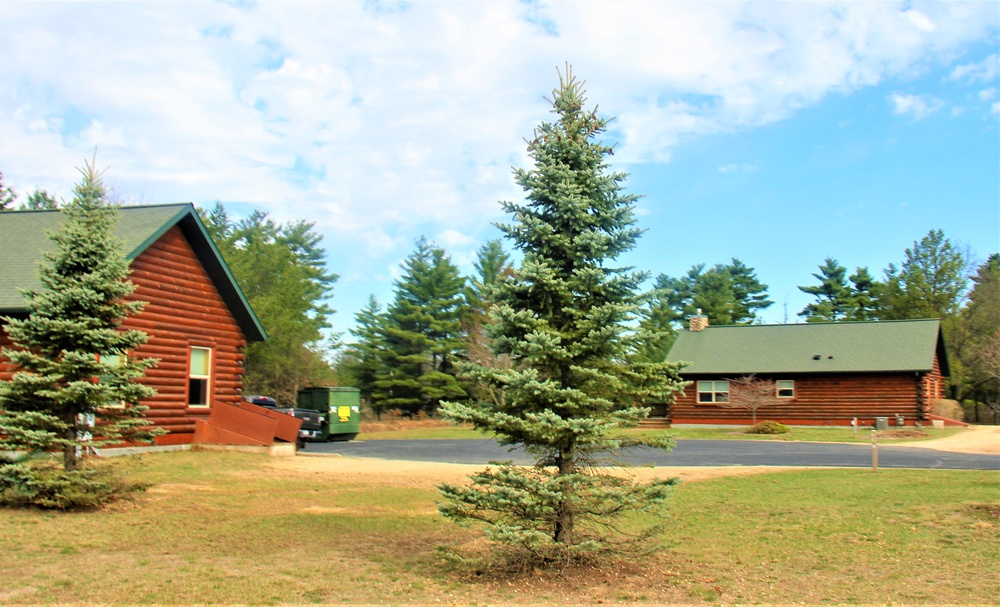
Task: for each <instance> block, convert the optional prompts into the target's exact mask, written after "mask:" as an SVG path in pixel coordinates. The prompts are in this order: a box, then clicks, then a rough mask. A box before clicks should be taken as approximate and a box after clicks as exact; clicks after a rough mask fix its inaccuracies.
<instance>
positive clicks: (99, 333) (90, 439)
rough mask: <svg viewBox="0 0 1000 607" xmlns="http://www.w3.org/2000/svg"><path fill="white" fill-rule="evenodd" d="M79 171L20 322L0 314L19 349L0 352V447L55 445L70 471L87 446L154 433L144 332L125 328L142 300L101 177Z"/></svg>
mask: <svg viewBox="0 0 1000 607" xmlns="http://www.w3.org/2000/svg"><path fill="white" fill-rule="evenodd" d="M81 173H82V174H83V180H82V181H81V182H80V183H79V184H78V185H77V186H76V188H75V190H74V194H75V196H74V198H73V200H72V202H71V203H70V204H68V205H67V206H66V207H65V208H64V209H63V211H62V213H63V215H64V221H63V223H62V225H61V227H60V228H59V230H58V231H57V232H55V233H53V234H52V235H51V238H52V240H53V241H54V242H55V244H56V249H55V251H53V252H50V253H46V254H45V255H44V262H43V264H42V266H41V268H40V270H39V277H40V279H41V283H42V286H43V290H41V291H37V292H35V291H27V292H25V293H24V296H25V301H26V305H27V308H28V312H29V315H28V317H27V318H26V319H14V318H6V319H4V320H5V322H7V326H6V331H7V334H8V335H9V336H10V339H11V341H12V342H13V343H14V344H15V345H16V346H18V347H17V348H15V349H4V350H3V352H2V353H3V356H5V357H6V358H8V359H10V360H11V361H12V362H13V363H14V365H15V366H16V369H17V371H16V372H15V373H14V375H13V377H12V379H11V380H10V381H9V382H2V383H0V435H2V437H3V438H2V439H0V449H11V450H27V451H36V450H38V451H44V450H51V449H59V450H61V451H62V460H63V468H64V470H65V471H67V472H72V471H75V470H77V468H78V466H79V458H80V457H81V455H82V454H83V453H85V452H86V449H87V448H88V447H97V446H101V445H104V444H109V443H116V442H120V441H121V440H133V441H141V440H148V439H150V438H151V437H152V436H154V435H155V434H156V433H155V432H152V431H150V429H149V428H148V425H149V422H148V421H146V420H145V419H144V418H143V417H142V412H143V411H144V410H145V409H146V407H145V406H142V405H140V404H139V402H140V401H141V400H142V399H145V398H149V397H150V396H152V395H153V394H155V391H154V390H153V389H152V388H149V387H147V386H144V385H142V384H140V383H138V380H139V379H140V378H141V377H142V375H143V373H144V372H145V370H146V369H147V368H149V367H151V366H153V365H154V364H155V361H154V360H152V359H148V358H139V357H136V356H133V350H135V349H136V348H138V347H139V346H140V345H142V344H143V343H145V342H146V334H145V333H143V332H141V331H135V330H122V329H121V323H122V321H123V320H124V319H125V318H126V317H127V316H129V315H132V314H136V313H138V312H139V311H140V310H141V309H142V307H143V305H144V303H143V302H139V301H132V300H129V299H128V296H129V295H131V294H132V293H133V292H134V290H135V287H134V285H133V284H132V283H131V282H130V281H129V280H128V262H127V261H126V259H125V254H124V252H123V251H122V246H121V243H120V242H119V241H118V240H117V239H115V238H114V237H113V236H112V230H113V228H114V225H115V222H116V221H117V216H118V213H117V211H116V210H115V209H114V208H113V207H111V206H109V205H108V204H107V203H106V202H105V190H104V186H103V184H102V183H101V179H100V175H99V174H98V173H97V171H96V170H95V169H94V167H93V166H92V165H90V164H87V165H86V168H85V169H83V170H81ZM94 434H96V435H98V436H97V437H95V436H94Z"/></svg>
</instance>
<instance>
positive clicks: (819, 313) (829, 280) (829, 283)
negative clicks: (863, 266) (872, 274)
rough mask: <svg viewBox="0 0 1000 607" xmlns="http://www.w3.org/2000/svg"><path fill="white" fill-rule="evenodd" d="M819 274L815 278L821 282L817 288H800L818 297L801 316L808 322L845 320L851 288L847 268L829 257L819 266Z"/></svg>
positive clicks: (814, 275) (800, 313)
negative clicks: (848, 282) (847, 277)
mask: <svg viewBox="0 0 1000 607" xmlns="http://www.w3.org/2000/svg"><path fill="white" fill-rule="evenodd" d="M819 271H820V273H819V274H813V277H814V278H816V280H818V281H819V284H818V285H816V286H806V287H799V290H800V291H802V292H803V293H808V294H810V295H813V296H815V297H816V301H815V302H813V303H811V304H808V305H807V306H806V307H805V308H804V309H803V310H802V311H801V312H799V316H804V317H805V318H806V322H836V321H838V320H843V319H844V317H845V316H846V315H847V311H848V309H849V307H850V298H851V288H850V287H849V286H848V284H847V279H846V276H847V268H845V267H844V266H842V265H840V263H839V262H838V261H837V260H836V259H833V258H832V257H827V258H826V259H825V260H824V262H823V265H821V266H819Z"/></svg>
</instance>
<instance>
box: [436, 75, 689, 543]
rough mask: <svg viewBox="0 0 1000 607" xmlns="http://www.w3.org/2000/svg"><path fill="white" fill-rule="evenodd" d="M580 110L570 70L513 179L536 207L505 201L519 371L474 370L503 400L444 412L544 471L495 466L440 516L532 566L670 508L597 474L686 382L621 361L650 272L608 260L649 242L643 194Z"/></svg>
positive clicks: (508, 305)
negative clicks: (476, 524)
mask: <svg viewBox="0 0 1000 607" xmlns="http://www.w3.org/2000/svg"><path fill="white" fill-rule="evenodd" d="M584 103H585V99H584V96H583V87H582V83H580V82H578V81H577V80H575V79H574V78H573V74H572V72H571V70H570V69H569V68H568V67H567V70H566V73H565V76H563V75H562V74H560V86H559V88H557V89H556V90H554V92H553V99H552V105H553V112H554V113H555V114H556V115H557V117H556V119H555V120H554V121H553V122H545V123H542V124H541V125H540V126H539V127H538V128H537V129H536V130H535V137H534V138H533V139H532V140H531V141H530V142H529V144H528V151H529V154H530V156H531V158H532V160H533V161H534V162H533V168H531V169H518V170H515V171H514V174H515V178H516V181H517V183H518V184H519V185H520V186H521V187H522V188H523V189H524V191H525V193H526V197H527V201H526V202H525V203H524V204H514V203H509V202H505V203H503V207H504V209H505V210H506V211H507V212H508V213H509V214H510V215H511V216H512V217H513V222H512V223H511V224H505V225H500V226H498V227H499V228H500V229H501V230H502V231H503V232H504V233H505V234H506V236H507V237H508V238H510V239H511V241H512V243H513V245H514V246H515V247H516V248H517V249H519V250H520V251H521V252H522V253H523V255H524V257H523V262H522V264H521V266H520V268H519V270H518V271H517V272H516V275H515V276H514V277H511V278H507V279H504V280H502V281H500V282H499V283H498V285H497V287H496V288H495V289H494V298H495V299H494V302H495V305H494V307H493V314H492V320H493V324H492V326H491V327H490V334H491V337H492V338H493V340H494V341H493V343H494V347H495V348H496V350H497V351H498V353H501V354H508V355H509V356H510V357H511V359H512V361H513V363H514V364H513V366H512V367H511V368H509V369H503V368H501V369H497V368H488V367H483V366H477V365H469V366H468V367H467V369H466V372H467V374H468V375H469V376H470V377H474V378H475V379H476V380H478V381H480V382H482V383H483V384H485V385H487V386H489V387H491V388H492V389H494V390H495V391H496V392H497V393H498V395H499V397H498V398H496V399H495V400H493V401H492V402H490V401H487V402H478V403H472V404H458V403H447V404H444V405H442V411H443V413H444V414H445V416H446V417H448V418H450V419H453V420H456V421H462V422H468V423H471V424H473V425H474V426H475V427H476V428H478V429H481V430H484V431H488V432H493V433H495V435H496V437H497V439H498V440H499V441H500V442H501V443H502V444H505V445H523V446H524V448H525V450H526V451H527V452H528V453H529V454H531V455H532V456H534V458H535V460H536V464H535V466H534V467H531V468H521V467H517V466H514V465H512V464H510V463H505V464H499V465H497V467H495V468H489V469H487V470H485V471H483V472H481V473H479V474H476V475H474V476H473V477H472V481H473V483H472V485H470V486H467V487H458V486H454V485H442V486H441V487H440V490H441V492H442V494H443V495H444V497H445V498H446V502H444V503H442V504H440V505H439V509H440V511H441V512H442V513H443V514H444V515H445V516H446V517H449V518H452V519H454V520H456V521H459V522H461V521H470V520H473V521H485V522H486V523H488V527H487V534H488V537H489V538H490V539H491V540H493V541H494V542H498V543H499V544H500V545H502V546H505V547H509V548H518V549H521V550H524V551H526V554H527V555H528V556H530V557H531V558H532V559H533V560H535V561H536V562H539V561H542V562H544V561H546V560H548V559H551V558H555V559H559V560H563V559H566V558H572V557H573V556H575V555H580V554H581V553H585V552H590V551H595V550H601V549H609V548H613V547H615V546H617V545H620V542H621V541H622V540H623V539H624V536H622V535H620V534H619V533H616V530H617V523H618V522H619V521H620V517H621V516H622V515H623V514H626V513H630V512H635V511H642V510H645V509H649V508H656V507H658V506H660V505H662V503H663V501H664V500H665V499H666V497H667V495H668V493H669V484H670V483H669V482H658V483H652V484H642V483H634V482H633V481H632V480H631V479H627V478H622V477H621V476H616V475H612V474H609V473H607V472H606V471H605V470H604V469H603V468H602V467H601V464H603V463H607V461H608V459H607V458H609V457H611V456H612V455H613V454H614V453H616V452H617V451H618V449H620V448H621V447H622V445H623V441H622V440H621V439H619V438H616V437H615V435H613V433H614V431H615V430H617V429H618V428H623V427H630V426H634V425H636V424H638V422H639V420H640V419H642V418H644V417H645V416H646V415H648V413H649V409H648V408H644V407H642V406H641V405H643V404H644V403H646V402H650V401H653V400H658V402H663V400H665V399H667V398H668V397H669V395H670V394H672V393H673V392H674V391H676V390H677V389H678V388H679V387H680V382H679V380H678V379H677V367H676V366H675V365H671V364H667V363H659V364H651V363H649V364H638V363H632V364H629V363H626V362H625V358H626V356H627V354H628V353H629V351H630V349H631V346H632V345H633V343H634V335H633V334H632V333H631V332H630V331H629V329H628V326H627V323H628V322H629V321H630V320H632V319H633V318H634V315H635V312H636V311H637V310H638V308H639V304H640V299H639V297H638V296H637V295H636V291H637V289H638V286H639V285H640V284H641V283H642V282H643V280H644V279H645V277H646V276H645V275H644V274H642V273H637V272H632V271H631V270H630V269H629V268H616V267H612V266H609V265H606V264H608V263H609V262H613V261H614V260H615V259H616V258H617V257H618V256H620V255H621V254H622V253H624V252H626V251H628V250H630V249H631V248H632V247H633V246H634V245H635V243H636V240H637V238H638V237H639V235H640V230H639V229H637V228H635V227H634V225H633V224H634V215H633V209H634V202H635V200H636V198H637V197H636V196H634V195H630V194H626V193H624V191H623V190H624V186H623V182H624V180H625V175H624V174H622V173H609V172H608V164H607V162H606V157H607V156H608V155H609V154H610V153H611V151H612V149H611V148H610V147H608V146H605V145H603V144H602V143H600V142H599V141H596V138H597V137H598V136H599V135H600V134H601V133H603V132H604V131H605V129H606V126H607V121H606V120H605V119H603V118H600V117H598V115H597V112H596V110H593V111H590V110H585V109H584ZM650 442H651V443H654V444H655V445H656V446H658V447H662V448H669V447H670V446H671V441H670V440H669V439H660V440H654V441H650ZM647 531H648V532H650V533H651V532H652V531H651V530H647ZM640 535H642V534H640ZM642 537H648V536H647V535H642Z"/></svg>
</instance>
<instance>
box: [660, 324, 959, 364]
mask: <svg viewBox="0 0 1000 607" xmlns="http://www.w3.org/2000/svg"><path fill="white" fill-rule="evenodd" d="M935 353H937V354H938V355H939V363H940V366H941V372H942V373H943V374H944V375H948V361H947V357H946V355H945V351H944V341H943V340H942V338H941V323H940V321H938V320H898V321H881V322H844V323H806V324H794V325H732V326H718V327H708V328H706V329H704V330H702V331H687V330H685V331H681V333H680V335H678V336H677V341H675V342H674V345H673V347H672V348H671V349H670V352H669V354H668V355H667V360H669V361H687V362H689V363H691V364H690V365H688V366H687V367H685V368H684V369H683V371H682V373H683V374H685V375H697V374H711V375H714V374H733V375H746V374H750V373H844V372H876V371H930V370H931V369H933V366H934V355H935Z"/></svg>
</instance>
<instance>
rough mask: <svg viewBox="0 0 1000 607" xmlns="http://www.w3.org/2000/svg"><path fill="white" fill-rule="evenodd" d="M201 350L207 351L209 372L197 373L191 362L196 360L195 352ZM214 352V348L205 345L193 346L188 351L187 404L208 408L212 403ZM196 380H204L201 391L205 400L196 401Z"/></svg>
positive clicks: (198, 407)
mask: <svg viewBox="0 0 1000 607" xmlns="http://www.w3.org/2000/svg"><path fill="white" fill-rule="evenodd" d="M195 350H199V351H202V352H205V353H206V355H205V358H206V367H207V374H201V373H195V370H194V369H192V368H191V364H192V363H193V362H194V358H195V357H194V352H195ZM213 358H214V357H213V352H212V348H207V347H205V346H191V347H190V349H189V351H188V385H187V406H188V407H192V408H197V409H207V408H208V407H210V406H211V405H212V363H213ZM194 382H203V383H202V384H200V385H202V386H203V387H204V389H203V390H200V392H201V393H202V394H203V396H204V399H201V400H204V401H205V402H203V403H196V402H192V401H194V400H195V399H194V397H193V396H194V395H193V392H194V387H195V383H194Z"/></svg>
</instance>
